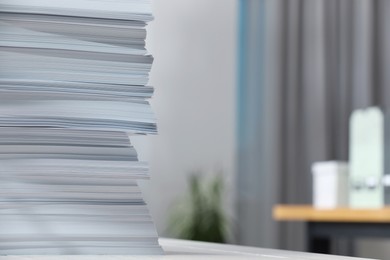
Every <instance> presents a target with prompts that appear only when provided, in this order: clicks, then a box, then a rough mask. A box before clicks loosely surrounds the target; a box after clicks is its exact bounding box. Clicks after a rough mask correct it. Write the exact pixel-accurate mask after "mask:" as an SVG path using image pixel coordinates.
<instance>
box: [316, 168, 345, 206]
mask: <svg viewBox="0 0 390 260" xmlns="http://www.w3.org/2000/svg"><path fill="white" fill-rule="evenodd" d="M312 173H313V206H314V207H315V208H318V209H333V208H338V207H346V206H347V205H348V191H349V189H348V163H347V162H341V161H327V162H316V163H314V164H313V165H312Z"/></svg>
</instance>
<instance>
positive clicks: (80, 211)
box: [0, 0, 162, 255]
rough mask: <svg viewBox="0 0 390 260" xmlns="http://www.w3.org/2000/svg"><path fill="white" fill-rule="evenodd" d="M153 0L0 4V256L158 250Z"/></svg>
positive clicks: (8, 0) (9, 0) (14, 0)
mask: <svg viewBox="0 0 390 260" xmlns="http://www.w3.org/2000/svg"><path fill="white" fill-rule="evenodd" d="M150 5H151V4H150V2H149V1H148V0H67V1H60V0H0V13H1V14H0V254H2V255H15V254H16V255H20V254H32V255H37V254H38V255H42V254H94V255H96V254H160V253H162V250H161V248H160V246H159V245H158V236H157V233H156V230H155V227H154V224H153V221H152V218H151V216H150V214H149V212H148V209H147V207H146V204H145V202H144V200H143V197H142V194H141V191H140V189H139V187H138V184H137V180H140V179H147V178H148V177H149V176H148V165H147V164H146V163H144V162H139V161H138V158H137V153H136V151H135V149H134V147H133V146H132V145H131V143H130V141H129V137H128V134H130V135H131V134H154V133H156V120H155V118H154V115H153V113H152V111H151V109H150V106H149V104H148V102H147V99H149V98H150V97H151V96H152V94H153V88H152V87H149V86H146V84H147V82H148V75H149V72H150V69H151V65H152V61H153V58H152V57H151V56H150V55H148V54H147V52H146V50H145V37H146V31H145V26H146V24H147V22H149V21H151V19H152V15H151V6H150Z"/></svg>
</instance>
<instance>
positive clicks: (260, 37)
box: [236, 0, 270, 246]
mask: <svg viewBox="0 0 390 260" xmlns="http://www.w3.org/2000/svg"><path fill="white" fill-rule="evenodd" d="M266 1H267V0H239V21H238V68H237V73H238V76H237V113H236V115H237V120H236V122H237V126H236V134H237V137H236V141H237V174H236V178H237V179H236V185H237V186H236V187H237V192H236V195H237V208H236V209H237V219H239V220H240V221H239V222H240V225H239V226H238V234H237V235H238V242H239V243H241V244H245V245H253V246H262V245H266V244H267V242H266V241H267V238H266V234H264V232H263V231H264V230H267V227H265V226H264V225H262V223H264V222H262V221H261V220H262V219H268V218H269V217H268V215H266V214H269V212H270V211H269V210H268V203H267V202H268V197H269V195H267V194H266V191H268V190H269V189H268V187H267V185H268V181H267V179H268V177H267V171H266V170H265V169H266V166H265V164H266V160H265V153H264V151H265V150H266V149H267V148H266V147H264V143H265V142H264V138H265V129H264V122H265V114H264V113H265V109H264V106H265V105H264V103H265V102H264V101H265V100H264V99H265V48H266V45H265V34H266V30H265V7H266Z"/></svg>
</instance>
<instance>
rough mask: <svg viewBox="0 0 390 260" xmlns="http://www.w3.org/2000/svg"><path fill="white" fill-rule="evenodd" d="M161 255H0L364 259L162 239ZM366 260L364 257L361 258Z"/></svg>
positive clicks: (75, 259)
mask: <svg viewBox="0 0 390 260" xmlns="http://www.w3.org/2000/svg"><path fill="white" fill-rule="evenodd" d="M160 244H161V246H162V247H163V249H164V251H165V255H164V256H104V255H100V256H82V255H81V256H80V255H77V256H76V255H75V256H0V260H95V259H96V260H133V259H141V260H142V259H151V260H154V259H162V260H170V259H172V260H176V259H248V258H253V259H261V260H325V259H329V260H359V259H360V260H363V258H351V257H343V256H330V255H322V254H308V253H300V252H293V251H282V250H274V249H263V248H256V247H243V246H235V245H223V244H212V243H203V242H194V241H185V240H177V239H166V238H161V239H160ZM364 259H366V260H367V258H364Z"/></svg>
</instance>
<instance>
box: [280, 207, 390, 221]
mask: <svg viewBox="0 0 390 260" xmlns="http://www.w3.org/2000/svg"><path fill="white" fill-rule="evenodd" d="M273 217H274V219H275V220H277V221H308V222H309V221H310V222H365V223H390V207H385V208H381V209H350V208H338V209H330V210H328V209H315V208H313V207H312V206H309V205H276V206H275V207H274V210H273Z"/></svg>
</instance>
